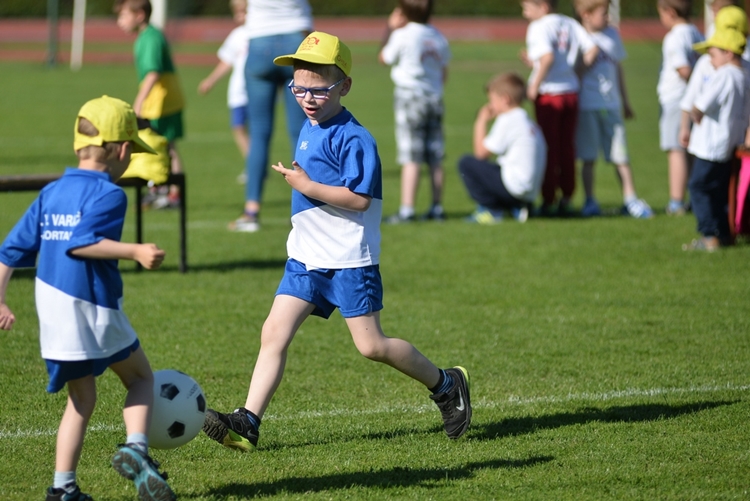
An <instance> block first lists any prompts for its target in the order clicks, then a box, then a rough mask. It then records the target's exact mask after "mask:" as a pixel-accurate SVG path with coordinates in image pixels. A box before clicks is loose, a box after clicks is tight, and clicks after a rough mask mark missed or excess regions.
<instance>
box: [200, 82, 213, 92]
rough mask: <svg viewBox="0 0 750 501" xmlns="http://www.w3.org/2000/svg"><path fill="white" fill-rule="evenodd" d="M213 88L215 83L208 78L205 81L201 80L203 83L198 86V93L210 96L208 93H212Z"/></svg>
mask: <svg viewBox="0 0 750 501" xmlns="http://www.w3.org/2000/svg"><path fill="white" fill-rule="evenodd" d="M213 86H214V84H213V82H211V81H210V80H209V79H208V78H206V79H203V80H201V83H199V84H198V92H199V93H201V94H208V91H210V90H211V89H212V88H213Z"/></svg>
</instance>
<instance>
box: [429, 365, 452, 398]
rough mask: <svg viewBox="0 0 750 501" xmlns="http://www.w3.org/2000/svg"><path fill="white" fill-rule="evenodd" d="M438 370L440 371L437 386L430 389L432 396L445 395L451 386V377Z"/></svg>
mask: <svg viewBox="0 0 750 501" xmlns="http://www.w3.org/2000/svg"><path fill="white" fill-rule="evenodd" d="M438 370H439V371H440V379H438V382H437V384H436V385H435V386H434V387H433V388H430V391H431V392H432V393H433V394H435V393H445V392H446V391H448V390H450V389H451V387H452V386H453V378H452V377H451V375H450V374H448V373H447V372H445V371H444V370H443V369H438Z"/></svg>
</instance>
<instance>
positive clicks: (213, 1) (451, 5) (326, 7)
mask: <svg viewBox="0 0 750 501" xmlns="http://www.w3.org/2000/svg"><path fill="white" fill-rule="evenodd" d="M59 2H60V3H59V5H60V15H61V16H70V14H71V13H72V11H73V0H59ZM47 3H48V2H47V0H2V2H0V16H3V17H11V16H12V17H39V16H45V15H46V14H47ZM112 3H113V2H112V0H88V2H87V7H86V10H87V14H88V15H91V16H103V15H109V14H111V12H112ZM310 3H311V5H312V8H313V12H314V13H315V15H318V16H375V15H378V16H381V15H386V14H387V13H388V12H390V11H391V9H393V7H394V5H396V0H369V1H362V0H310ZM693 4H694V5H693V10H694V12H696V13H700V12H701V6H702V5H703V2H701V1H695V2H693ZM572 10H573V9H572V2H571V1H570V0H562V1H561V2H560V11H561V12H564V13H567V14H571V13H572ZM621 10H622V16H623V17H648V16H656V15H657V13H656V0H627V1H623V2H621ZM169 11H170V15H172V16H223V15H229V2H228V0H172V1H171V2H169ZM520 13H521V9H520V7H519V2H518V1H517V0H502V1H498V0H464V1H456V0H439V1H438V2H437V3H436V6H435V15H438V16H440V15H443V16H504V17H519V16H520Z"/></svg>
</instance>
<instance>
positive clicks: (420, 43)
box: [382, 23, 451, 96]
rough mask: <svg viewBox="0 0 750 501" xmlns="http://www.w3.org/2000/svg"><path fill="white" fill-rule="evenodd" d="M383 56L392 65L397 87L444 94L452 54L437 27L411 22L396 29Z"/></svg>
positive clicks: (384, 49)
mask: <svg viewBox="0 0 750 501" xmlns="http://www.w3.org/2000/svg"><path fill="white" fill-rule="evenodd" d="M382 55H383V61H384V62H385V63H386V64H389V65H392V66H393V67H392V68H391V80H393V83H394V85H395V86H396V88H397V89H399V88H403V89H410V90H421V91H423V92H425V93H428V94H433V95H437V96H442V95H443V72H444V69H445V67H446V66H447V65H448V61H450V57H451V53H450V49H449V47H448V40H446V38H445V37H444V36H443V35H442V34H441V33H440V32H439V31H438V30H437V29H436V28H435V27H434V26H431V25H429V24H420V23H409V24H407V25H406V26H404V27H403V28H399V29H397V30H394V31H393V33H391V36H390V37H389V38H388V43H387V44H386V45H385V46H384V47H383V49H382Z"/></svg>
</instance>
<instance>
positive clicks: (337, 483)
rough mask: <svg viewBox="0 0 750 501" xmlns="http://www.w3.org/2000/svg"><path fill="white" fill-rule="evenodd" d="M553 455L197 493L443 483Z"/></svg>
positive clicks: (251, 494)
mask: <svg viewBox="0 0 750 501" xmlns="http://www.w3.org/2000/svg"><path fill="white" fill-rule="evenodd" d="M553 459H554V458H553V457H551V456H535V457H531V458H528V459H494V460H492V461H480V462H475V463H468V464H466V465H463V466H454V467H451V468H408V467H394V468H390V469H386V470H375V471H362V472H354V473H337V474H332V475H322V476H319V477H289V478H284V479H281V480H277V481H275V482H258V483H252V482H248V483H230V484H228V485H222V486H221V487H217V488H213V489H209V490H208V491H207V492H205V493H202V494H200V495H199V496H196V497H202V496H206V497H213V498H216V499H225V498H227V497H229V496H234V497H237V498H240V499H250V498H255V497H261V496H273V495H276V494H282V493H284V494H290V493H291V494H305V493H311V492H329V491H333V490H348V489H353V488H376V489H388V488H399V487H412V486H420V487H428V488H429V487H441V486H443V485H445V483H447V482H452V481H456V480H465V479H469V478H472V477H473V476H474V473H475V472H476V471H479V470H486V469H494V470H499V469H516V468H526V467H529V466H535V465H538V464H542V463H548V462H549V461H552V460H553ZM380 492H383V491H380Z"/></svg>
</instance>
